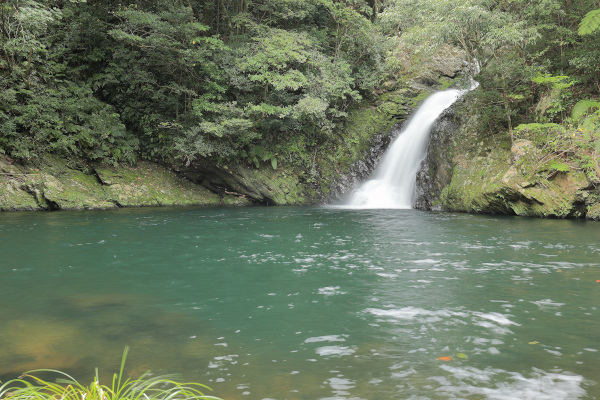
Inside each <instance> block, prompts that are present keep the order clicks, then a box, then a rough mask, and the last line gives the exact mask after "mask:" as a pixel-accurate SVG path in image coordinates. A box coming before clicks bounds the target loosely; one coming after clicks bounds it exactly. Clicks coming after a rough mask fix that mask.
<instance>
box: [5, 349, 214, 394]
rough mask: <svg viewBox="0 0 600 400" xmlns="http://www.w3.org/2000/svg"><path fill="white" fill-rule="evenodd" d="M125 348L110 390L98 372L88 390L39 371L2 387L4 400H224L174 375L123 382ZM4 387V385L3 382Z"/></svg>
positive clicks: (145, 375)
mask: <svg viewBox="0 0 600 400" xmlns="http://www.w3.org/2000/svg"><path fill="white" fill-rule="evenodd" d="M128 352H129V348H128V347H126V348H125V351H124V352H123V358H122V360H121V368H120V369H119V373H118V374H114V375H113V378H112V384H111V386H106V385H101V384H100V380H99V378H98V369H96V375H95V378H94V381H93V382H92V383H91V384H90V385H89V386H84V385H82V384H80V383H79V382H77V381H76V380H75V379H74V378H73V377H71V376H70V375H68V374H66V373H64V372H61V371H57V370H53V369H36V370H32V371H28V372H25V373H24V374H23V375H22V376H20V377H19V378H18V379H12V380H10V381H8V382H6V383H5V384H3V385H2V386H0V399H1V400H208V399H213V400H221V399H219V398H218V397H213V396H207V395H205V394H204V393H203V392H202V390H211V389H210V388H209V387H208V386H205V385H202V384H200V383H181V382H178V381H176V380H175V377H174V376H172V375H164V376H156V377H153V376H151V374H150V371H147V372H145V373H143V374H142V376H140V377H139V378H138V379H131V378H127V379H126V380H124V381H123V371H124V369H125V360H126V358H127V353H128ZM35 372H53V373H56V374H58V375H59V376H60V377H61V378H59V379H57V380H56V383H51V382H47V381H45V380H43V379H41V378H39V377H36V376H34V375H32V373H35ZM0 383H1V382H0Z"/></svg>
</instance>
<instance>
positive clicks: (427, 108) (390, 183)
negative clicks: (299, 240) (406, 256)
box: [346, 89, 467, 208]
mask: <svg viewBox="0 0 600 400" xmlns="http://www.w3.org/2000/svg"><path fill="white" fill-rule="evenodd" d="M465 92H467V90H458V89H449V90H444V91H441V92H437V93H434V94H432V95H431V96H429V97H428V98H427V99H426V100H425V101H424V102H423V104H422V105H421V106H420V107H419V108H418V110H417V111H416V112H415V113H414V114H413V116H412V117H411V119H410V120H409V121H408V125H407V126H406V128H405V129H404V130H403V131H402V132H401V133H400V135H399V136H398V137H397V138H396V140H394V142H393V143H392V145H391V146H390V148H389V149H388V150H387V152H386V154H385V155H384V157H383V160H382V161H381V163H380V164H379V165H378V166H377V168H376V170H375V172H374V174H373V177H372V178H371V179H370V180H368V181H367V182H365V183H363V184H362V185H361V186H360V187H359V188H358V189H356V190H355V191H354V192H353V194H352V196H351V197H350V199H349V200H348V201H347V202H346V207H349V208H412V205H413V203H414V200H415V189H416V177H417V172H419V168H420V166H421V161H422V160H423V159H424V158H425V156H426V155H427V142H428V139H429V133H430V132H431V128H432V127H433V123H434V122H435V120H436V119H437V118H438V117H439V116H440V114H442V112H444V110H445V109H447V108H448V107H450V106H451V105H452V104H453V103H454V102H455V101H456V100H458V98H459V97H460V96H461V95H462V94H464V93H465Z"/></svg>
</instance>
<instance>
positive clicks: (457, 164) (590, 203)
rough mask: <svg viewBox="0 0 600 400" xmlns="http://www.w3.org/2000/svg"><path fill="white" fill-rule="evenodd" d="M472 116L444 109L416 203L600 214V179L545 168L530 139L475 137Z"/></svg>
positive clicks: (434, 206) (589, 215)
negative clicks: (598, 180) (595, 180)
mask: <svg viewBox="0 0 600 400" xmlns="http://www.w3.org/2000/svg"><path fill="white" fill-rule="evenodd" d="M473 118H474V117H473V116H469V115H463V116H462V117H459V116H457V115H455V114H454V112H453V109H449V110H447V112H446V113H445V114H444V115H442V117H441V118H440V120H439V121H438V123H437V124H436V126H435V128H434V130H433V132H432V135H431V139H430V143H429V149H428V155H427V158H426V159H425V160H424V161H423V164H422V169H421V171H420V172H419V174H418V179H417V186H418V198H417V202H416V204H415V207H416V208H419V209H423V210H445V211H459V212H471V213H492V214H511V215H522V216H532V217H543V218H587V219H592V220H598V219H600V185H599V184H598V183H596V182H591V181H590V180H588V178H587V177H586V175H585V174H584V173H583V172H582V171H580V170H576V169H570V170H568V171H544V170H543V169H540V167H539V165H540V160H541V159H542V157H543V155H542V154H541V153H540V151H541V150H540V149H537V148H536V147H535V146H533V144H532V143H531V142H527V141H516V142H515V143H514V145H513V146H512V147H511V145H510V143H509V141H508V135H506V137H505V138H499V137H493V136H492V137H489V136H488V137H483V138H482V137H477V136H475V135H474V134H473V133H472V130H471V129H469V126H470V124H473V123H476V121H473Z"/></svg>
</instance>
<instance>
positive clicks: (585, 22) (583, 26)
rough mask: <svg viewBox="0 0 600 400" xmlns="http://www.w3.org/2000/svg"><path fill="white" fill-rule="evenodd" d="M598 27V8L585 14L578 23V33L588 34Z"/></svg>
mask: <svg viewBox="0 0 600 400" xmlns="http://www.w3.org/2000/svg"><path fill="white" fill-rule="evenodd" d="M599 29H600V9H598V10H592V11H590V12H588V13H587V14H585V17H583V19H582V20H581V22H580V23H579V31H578V33H579V34H580V35H581V36H583V35H589V34H592V33H594V32H595V31H597V30H599Z"/></svg>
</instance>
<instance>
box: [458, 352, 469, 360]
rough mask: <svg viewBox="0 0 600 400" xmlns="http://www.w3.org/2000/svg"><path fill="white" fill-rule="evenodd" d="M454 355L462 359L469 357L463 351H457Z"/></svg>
mask: <svg viewBox="0 0 600 400" xmlns="http://www.w3.org/2000/svg"><path fill="white" fill-rule="evenodd" d="M456 357H458V358H464V359H467V358H469V357H467V355H466V354H465V353H458V354H457V355H456Z"/></svg>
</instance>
